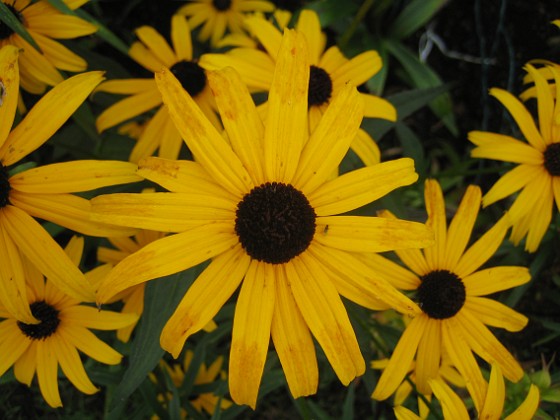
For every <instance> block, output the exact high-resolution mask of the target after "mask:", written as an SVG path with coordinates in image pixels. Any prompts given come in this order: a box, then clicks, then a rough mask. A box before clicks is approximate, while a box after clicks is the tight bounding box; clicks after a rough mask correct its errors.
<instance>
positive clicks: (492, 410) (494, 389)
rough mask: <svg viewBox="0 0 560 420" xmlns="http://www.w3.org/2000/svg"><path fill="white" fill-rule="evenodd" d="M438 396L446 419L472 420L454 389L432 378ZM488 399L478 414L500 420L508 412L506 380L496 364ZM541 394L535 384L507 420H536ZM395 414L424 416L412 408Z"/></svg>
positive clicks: (413, 418)
mask: <svg viewBox="0 0 560 420" xmlns="http://www.w3.org/2000/svg"><path fill="white" fill-rule="evenodd" d="M428 382H429V383H430V387H431V388H432V390H433V392H434V395H435V396H436V397H437V399H438V400H439V402H440V404H441V407H442V410H443V418H444V419H449V420H469V419H471V418H472V417H471V416H469V413H468V411H467V407H466V406H465V403H464V402H463V400H462V399H461V398H460V397H459V396H458V395H457V394H456V393H455V391H453V389H452V388H451V387H450V386H449V385H447V384H446V383H445V381H443V380H442V379H441V378H437V379H430V380H429V381H428ZM487 389H488V391H487V392H486V397H485V398H484V404H483V406H482V409H481V410H480V411H479V412H478V417H477V418H478V419H481V420H500V419H501V418H502V414H503V411H504V400H505V397H506V392H505V383H504V377H503V376H502V372H501V370H500V367H499V366H498V365H497V364H492V371H491V373H490V382H489V383H488V387H487ZM539 399H540V392H539V388H538V387H537V386H536V385H533V384H531V386H530V388H529V392H528V393H527V397H525V400H524V401H523V402H522V403H521V405H519V407H517V408H516V409H515V411H513V412H512V413H511V414H509V415H508V416H506V417H504V420H528V419H532V418H533V416H534V415H535V412H536V411H537V409H538V408H539ZM395 415H396V417H397V420H418V419H421V417H419V416H417V415H416V414H415V413H413V412H412V411H410V410H409V409H407V408H405V407H402V406H397V407H395Z"/></svg>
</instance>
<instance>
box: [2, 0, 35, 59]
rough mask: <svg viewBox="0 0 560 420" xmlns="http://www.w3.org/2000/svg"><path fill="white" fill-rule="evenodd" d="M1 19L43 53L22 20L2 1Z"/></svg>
mask: <svg viewBox="0 0 560 420" xmlns="http://www.w3.org/2000/svg"><path fill="white" fill-rule="evenodd" d="M0 21H2V22H3V23H4V24H5V25H6V26H8V28H10V29H11V30H12V31H14V32H15V33H16V34H18V35H19V36H21V37H22V38H23V39H25V40H26V41H27V42H29V43H30V44H31V46H33V48H35V49H36V50H37V51H39V52H40V53H41V54H42V53H43V51H41V48H39V45H37V43H36V42H35V40H34V39H33V37H32V36H31V35H30V34H29V32H27V29H25V26H23V24H22V23H21V22H20V20H19V19H18V18H17V17H16V16H15V15H14V14H13V12H12V11H11V10H10V8H9V7H8V6H7V5H6V4H4V3H3V2H1V1H0Z"/></svg>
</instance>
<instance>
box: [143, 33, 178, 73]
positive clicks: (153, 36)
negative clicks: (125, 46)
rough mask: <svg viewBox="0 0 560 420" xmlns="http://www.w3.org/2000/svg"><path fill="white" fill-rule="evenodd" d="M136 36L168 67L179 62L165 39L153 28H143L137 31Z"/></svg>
mask: <svg viewBox="0 0 560 420" xmlns="http://www.w3.org/2000/svg"><path fill="white" fill-rule="evenodd" d="M135 33H136V36H137V37H138V39H139V40H140V41H142V43H143V44H144V45H145V46H146V47H147V48H148V49H149V50H150V51H151V52H152V53H153V54H154V55H155V56H156V57H157V58H158V59H159V61H161V62H162V63H163V64H164V65H165V66H166V67H171V66H173V64H175V63H176V62H177V57H175V53H174V52H173V50H172V49H171V47H170V46H169V44H168V43H167V41H166V40H165V38H164V37H163V36H162V35H161V34H160V33H159V32H157V31H156V30H155V29H154V28H152V27H151V26H141V27H140V28H138V29H136V31H135Z"/></svg>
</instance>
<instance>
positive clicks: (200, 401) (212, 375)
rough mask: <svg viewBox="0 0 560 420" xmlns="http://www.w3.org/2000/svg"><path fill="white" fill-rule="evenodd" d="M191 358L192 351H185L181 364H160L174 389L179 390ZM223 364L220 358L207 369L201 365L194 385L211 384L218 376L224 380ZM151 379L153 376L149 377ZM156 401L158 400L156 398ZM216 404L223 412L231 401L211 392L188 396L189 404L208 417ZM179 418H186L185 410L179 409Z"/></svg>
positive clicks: (212, 412)
mask: <svg viewBox="0 0 560 420" xmlns="http://www.w3.org/2000/svg"><path fill="white" fill-rule="evenodd" d="M193 357H194V353H193V352H192V350H187V351H186V352H185V358H184V359H183V363H182V364H178V363H175V364H173V365H171V366H170V365H169V364H168V363H166V362H165V361H164V360H162V361H161V362H160V366H161V367H162V368H164V369H165V370H166V371H167V373H168V374H169V377H170V378H171V380H172V381H173V385H175V387H176V388H180V387H181V385H183V382H184V380H185V375H186V373H187V372H188V371H189V368H190V366H191V363H192V360H193ZM223 362H224V358H223V357H222V356H220V357H218V358H217V359H216V360H214V362H213V363H212V364H211V365H210V366H208V367H206V364H205V363H202V364H201V365H200V367H199V369H198V372H197V374H196V377H195V379H194V385H206V384H211V383H212V382H214V381H216V380H217V378H218V376H220V379H222V380H223V379H225V378H226V374H225V372H224V371H223V370H222V364H223ZM151 377H154V376H153V375H151ZM161 397H162V398H161V399H162V400H163V399H165V397H164V396H163V395H162V396H161ZM168 398H172V395H169V396H168ZM158 399H160V398H159V397H158ZM218 402H219V406H220V410H225V409H227V408H228V407H231V401H229V400H228V399H226V398H222V399H221V400H220V397H219V396H218V395H216V394H214V393H212V392H205V393H202V394H200V395H197V396H190V395H189V403H190V404H191V405H192V406H193V407H194V408H195V409H196V410H197V411H198V412H200V413H202V410H204V411H206V412H207V413H208V414H210V415H212V414H214V412H215V411H216V407H217V406H218ZM181 417H182V418H187V412H186V410H185V409H181ZM156 418H157V417H156Z"/></svg>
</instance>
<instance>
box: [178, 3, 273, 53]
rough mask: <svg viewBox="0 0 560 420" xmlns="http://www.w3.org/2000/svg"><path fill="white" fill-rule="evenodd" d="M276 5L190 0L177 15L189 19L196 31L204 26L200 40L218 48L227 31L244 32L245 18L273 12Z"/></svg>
mask: <svg viewBox="0 0 560 420" xmlns="http://www.w3.org/2000/svg"><path fill="white" fill-rule="evenodd" d="M273 10H274V4H273V3H272V2H269V1H265V0H189V2H188V4H185V5H184V6H182V7H180V8H179V10H177V13H178V14H180V15H184V16H187V17H188V18H189V25H190V26H191V28H193V29H195V28H197V27H198V26H200V25H202V27H201V28H200V31H199V33H198V39H199V40H200V41H202V42H206V41H208V40H210V45H212V46H216V45H217V44H218V42H219V41H220V40H221V39H222V38H223V36H224V34H225V33H226V31H229V32H232V33H240V32H243V18H244V16H245V15H246V14H247V13H253V12H263V13H264V12H272V11H273Z"/></svg>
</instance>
